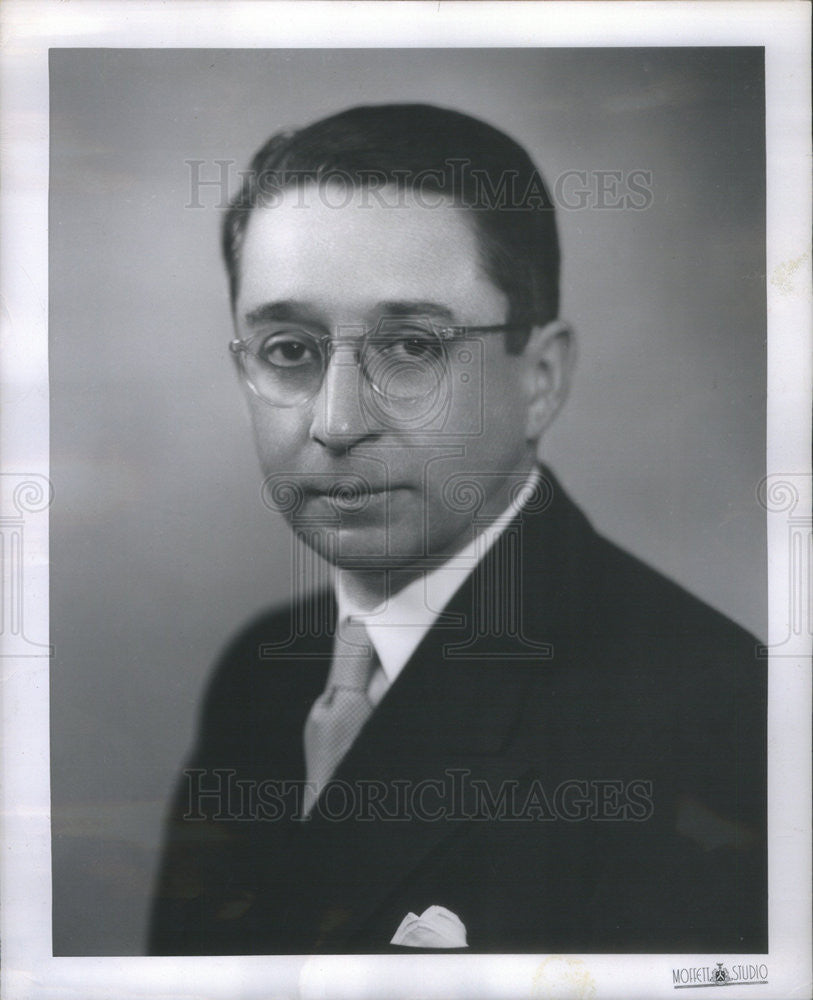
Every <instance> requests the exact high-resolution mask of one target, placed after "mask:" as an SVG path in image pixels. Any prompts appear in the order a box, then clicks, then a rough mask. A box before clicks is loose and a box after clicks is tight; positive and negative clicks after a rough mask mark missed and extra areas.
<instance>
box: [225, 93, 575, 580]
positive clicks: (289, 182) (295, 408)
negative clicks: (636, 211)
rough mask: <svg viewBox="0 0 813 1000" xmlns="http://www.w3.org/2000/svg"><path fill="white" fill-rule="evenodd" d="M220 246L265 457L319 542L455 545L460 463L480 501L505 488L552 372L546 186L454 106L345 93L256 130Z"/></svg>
mask: <svg viewBox="0 0 813 1000" xmlns="http://www.w3.org/2000/svg"><path fill="white" fill-rule="evenodd" d="M223 249H224V256H225V259H226V264H227V267H228V270H229V277H230V289H231V297H232V307H233V312H234V319H235V328H236V335H237V338H238V341H240V343H239V344H235V345H234V346H235V348H236V350H237V353H238V356H239V357H240V358H241V360H242V361H243V364H244V371H245V372H246V374H247V375H248V380H249V384H250V387H251V390H252V391H251V392H249V394H248V398H249V403H250V408H251V413H252V418H253V423H254V428H255V435H256V440H257V447H258V451H259V455H260V461H261V464H262V467H263V471H264V473H265V474H266V475H267V476H277V477H279V478H278V479H277V480H276V483H282V482H284V483H285V484H286V485H288V484H290V485H292V486H294V487H295V489H296V492H297V494H298V495H299V501H298V503H297V504H296V505H295V508H294V509H293V510H289V514H290V516H291V519H292V520H295V521H297V522H298V523H299V524H304V523H310V524H316V525H324V526H325V527H324V530H322V529H321V528H319V527H317V528H316V529H315V530H314V531H313V532H312V533H311V542H312V544H313V545H314V546H315V547H316V548H317V549H319V550H320V551H321V552H322V554H323V555H326V556H327V557H328V558H330V559H332V560H333V561H336V562H338V563H339V564H342V565H351V564H354V562H355V561H358V560H367V561H368V563H369V564H371V565H373V564H378V565H385V566H391V567H395V566H399V565H411V564H412V563H415V562H416V561H418V560H420V559H421V557H422V556H430V557H434V556H442V555H445V554H448V553H449V552H451V551H454V549H455V548H457V547H459V546H460V545H462V544H465V542H467V541H468V540H469V539H470V537H471V525H472V517H473V511H472V508H471V507H470V506H468V507H467V506H466V505H465V504H463V505H461V503H460V501H459V496H460V486H461V484H462V483H463V482H465V481H467V480H468V481H470V482H471V483H472V484H473V485H474V488H475V489H476V491H477V492H478V493H479V494H480V495H481V497H482V502H481V503H480V504H479V506H478V507H477V510H476V512H477V513H478V514H479V515H480V516H481V517H483V518H486V517H488V516H490V515H493V514H496V513H498V512H499V511H500V510H501V509H503V508H504V507H505V506H506V505H507V503H508V502H509V500H510V492H511V489H512V487H514V486H516V485H517V483H518V480H520V479H521V478H522V476H523V474H524V473H525V472H527V470H528V469H529V468H530V466H531V465H532V463H533V460H534V455H535V446H536V441H537V439H538V438H539V436H540V435H541V433H542V431H543V430H544V428H545V427H546V426H547V424H548V423H549V422H550V420H551V419H552V417H553V415H554V413H555V412H556V410H557V408H558V406H559V404H560V403H561V401H562V398H563V396H564V393H565V391H566V388H567V375H568V365H567V356H568V351H567V347H568V336H567V331H566V329H565V328H564V327H563V326H562V325H561V324H559V323H557V322H556V316H557V313H558V267H559V251H558V241H557V236H556V226H555V220H554V214H553V208H552V205H551V202H550V199H549V196H548V194H547V191H546V189H545V187H544V184H543V182H542V179H541V177H540V176H539V174H538V172H537V171H536V168H535V167H534V165H533V163H532V162H531V160H530V159H529V157H528V156H527V154H526V153H525V152H524V150H522V149H521V147H519V146H518V145H517V144H516V143H515V142H513V141H512V140H511V139H509V138H508V137H507V136H505V135H504V134H503V133H501V132H499V131H498V130H496V129H494V128H492V127H490V126H488V125H486V124H484V123H482V122H480V121H477V120H476V119H474V118H471V117H468V116H466V115H462V114H459V113H457V112H453V111H447V110H443V109H439V108H434V107H429V106H423V105H389V106H387V105H384V106H374V107H362V108H354V109H351V110H349V111H346V112H343V113H341V114H338V115H335V116H332V117H330V118H327V119H324V120H322V121H319V122H316V123H315V124H313V125H310V126H308V127H307V128H304V129H301V130H299V131H297V132H284V133H281V134H279V135H276V136H274V137H272V139H270V140H269V142H268V143H266V145H265V146H264V147H263V148H262V149H261V150H260V151H259V152H258V153H257V155H256V156H255V158H254V160H253V162H252V165H251V169H250V171H249V172H248V174H247V175H246V177H245V181H244V184H243V188H242V191H241V192H240V193H239V194H238V196H237V198H236V199H235V201H234V203H233V204H232V206H231V208H230V209H229V212H228V214H227V216H226V220H225V225H224V232H223ZM495 327H496V328H498V329H493V328H495ZM471 328H476V329H475V330H471ZM393 336H394V337H395V340H393V339H392V337H393ZM365 338H366V339H365ZM337 483H346V484H347V485H348V486H349V487H351V492H352V487H354V486H355V487H358V489H359V494H358V495H357V496H355V497H348V496H345V495H343V494H341V493H340V494H339V495H338V496H336V495H334V493H335V486H336V484H337ZM332 491H333V492H332ZM270 495H271V496H272V497H273V496H274V489H273V488H272V489H271V490H270ZM456 498H457V499H456Z"/></svg>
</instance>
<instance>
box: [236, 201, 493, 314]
mask: <svg viewBox="0 0 813 1000" xmlns="http://www.w3.org/2000/svg"><path fill="white" fill-rule="evenodd" d="M240 272H241V274H240V295H239V311H240V312H241V313H243V314H246V313H248V312H250V311H252V310H254V309H256V308H258V307H259V306H261V305H263V304H264V303H267V302H269V301H293V302H296V301H318V302H322V301H324V302H329V301H330V302H335V303H336V304H339V303H341V304H342V305H348V306H352V305H355V304H356V302H357V303H358V304H359V305H360V306H361V305H364V306H366V307H370V306H371V304H373V303H375V302H388V301H392V302H397V301H426V302H436V303H441V304H447V305H448V304H449V301H450V300H454V299H456V298H457V299H459V298H461V296H463V297H465V296H468V297H471V296H472V295H474V296H475V298H477V299H481V298H482V299H483V301H482V302H481V305H482V306H485V305H486V303H487V301H488V302H489V303H490V302H491V300H493V297H494V295H495V294H496V295H497V296H498V297H499V298H500V299H502V297H503V296H502V293H501V292H499V291H498V290H497V289H496V288H495V287H494V286H493V284H492V283H491V281H490V279H489V278H488V277H487V276H486V275H485V274H484V272H483V269H482V264H481V256H480V249H479V243H478V238H477V235H476V233H475V230H474V226H473V223H472V220H471V218H470V215H469V213H468V212H466V211H465V210H464V209H460V208H457V207H456V206H455V205H454V204H453V203H452V202H451V201H450V200H449V199H447V198H443V199H441V197H440V196H436V197H434V198H433V199H428V198H427V199H424V200H422V199H421V197H420V196H419V195H418V194H417V193H410V192H392V193H390V194H389V195H388V197H386V198H383V199H374V198H372V197H371V194H370V192H366V193H365V192H364V191H363V190H361V189H345V188H344V187H342V186H340V185H334V186H330V185H323V186H319V187H317V186H316V185H309V186H307V187H306V188H304V189H301V188H292V189H289V190H286V191H284V192H282V193H281V195H280V196H279V197H276V198H275V199H274V200H273V201H272V202H270V203H269V204H266V205H261V206H258V207H257V208H255V209H254V211H253V212H252V214H251V217H250V218H249V222H248V226H247V228H246V234H245V239H244V243H243V248H242V253H241V267H240ZM483 293H484V294H483Z"/></svg>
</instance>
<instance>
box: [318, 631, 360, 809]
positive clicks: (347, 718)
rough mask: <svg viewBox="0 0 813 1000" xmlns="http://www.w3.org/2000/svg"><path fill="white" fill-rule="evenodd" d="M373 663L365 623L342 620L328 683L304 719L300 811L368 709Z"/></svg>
mask: <svg viewBox="0 0 813 1000" xmlns="http://www.w3.org/2000/svg"><path fill="white" fill-rule="evenodd" d="M376 665H377V658H376V655H375V650H374V649H373V647H372V644H371V643H370V640H369V638H368V636H367V630H366V629H365V628H364V626H363V625H362V624H360V623H356V622H351V621H349V620H348V621H346V622H343V623H342V624H341V625H340V626H339V628H338V629H337V630H336V641H335V644H334V647H333V663H332V665H331V667H330V675H329V676H328V679H327V685H326V686H325V690H324V692H323V693H322V694H321V695H320V696H319V697H318V698H317V699H316V701H315V702H314V703H313V708H311V710H310V714H309V715H308V718H307V721H306V722H305V732H304V743H305V767H306V769H307V781H308V784H307V785H306V787H305V797H304V802H303V806H304V811H305V815H307V814H308V813H309V812H310V811H311V809H312V808H313V805H314V803H315V802H316V799H317V798H318V797H319V794H320V793H321V791H322V788H323V787H324V785H325V783H326V782H327V781H328V780H329V779H330V777H331V775H332V774H333V772H334V771H335V770H336V767H337V766H338V764H339V761H341V759H342V757H344V755H345V754H346V753H347V751H348V750H349V749H350V746H351V745H352V743H353V741H354V740H355V738H356V736H357V735H358V732H359V730H360V729H361V727H362V726H363V725H364V723H365V722H366V721H367V719H368V718H369V716H370V714H371V712H372V710H373V706H372V704H371V703H370V701H369V699H368V698H367V685H368V683H369V680H370V675H371V674H372V672H373V669H374V668H375V666H376Z"/></svg>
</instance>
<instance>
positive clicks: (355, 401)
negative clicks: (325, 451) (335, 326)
mask: <svg viewBox="0 0 813 1000" xmlns="http://www.w3.org/2000/svg"><path fill="white" fill-rule="evenodd" d="M363 382H364V376H363V374H362V372H361V369H360V367H359V363H358V347H357V345H356V344H355V343H353V342H350V341H348V342H342V341H337V342H334V345H333V347H332V350H331V352H330V354H329V355H328V359H327V367H326V369H325V374H324V377H323V379H322V385H321V387H320V389H319V392H318V393H317V394H316V396H315V397H314V400H313V418H312V422H311V431H310V433H311V437H312V438H313V439H314V440H315V441H318V442H319V443H320V444H322V445H324V446H325V447H326V448H329V449H330V450H331V451H346V450H347V449H348V448H351V447H352V446H353V445H354V444H358V442H359V441H361V440H363V439H364V438H366V437H368V436H370V435H371V434H372V433H373V432H372V429H371V428H370V426H369V414H365V412H364V408H363V406H362V402H361V393H362V392H363V391H364V388H363Z"/></svg>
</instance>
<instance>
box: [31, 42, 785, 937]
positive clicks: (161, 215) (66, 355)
mask: <svg viewBox="0 0 813 1000" xmlns="http://www.w3.org/2000/svg"><path fill="white" fill-rule="evenodd" d="M390 100H399V101H400V100H410V101H412V100H415V101H430V102H433V103H438V104H443V105H448V106H450V107H454V108H458V109H460V110H463V111H468V112H470V113H473V114H475V115H478V116H480V117H482V118H484V119H486V120H487V121H491V122H492V123H494V124H496V125H498V126H500V127H501V128H503V129H504V130H506V131H507V132H509V133H510V134H512V135H513V136H514V137H516V138H517V139H519V140H520V141H521V142H523V143H524V144H525V145H526V146H527V148H528V149H529V151H530V153H531V155H532V156H533V157H534V158H535V160H536V161H537V163H538V164H539V165H540V167H541V169H542V171H543V173H544V174H545V176H546V178H547V179H548V181H549V182H550V183H551V184H553V183H554V182H555V180H556V178H557V177H561V176H562V175H563V174H564V173H565V171H568V170H586V171H597V170H620V171H624V172H627V171H630V170H635V169H641V170H649V171H651V172H652V181H653V183H652V193H653V201H652V204H651V206H650V207H649V208H648V209H646V210H644V211H634V210H631V209H627V210H621V209H615V210H613V209H600V208H597V207H595V206H593V207H590V208H586V209H584V210H580V211H576V210H572V211H568V210H564V211H561V212H560V231H561V236H562V243H563V253H564V268H563V315H564V316H565V317H567V318H568V319H569V320H570V321H571V322H572V323H573V324H574V326H575V328H576V330H577V333H578V335H579V342H580V358H579V364H578V369H577V372H576V380H575V385H574V388H573V391H572V393H571V396H570V399H569V401H568V403H567V406H566V408H565V410H564V411H563V413H562V414H561V415H560V417H559V418H558V422H557V424H556V426H555V427H554V428H553V430H552V431H551V432H550V434H549V437H548V446H547V456H548V460H549V461H550V463H551V464H552V466H553V467H554V469H555V470H556V471H557V473H558V474H559V476H560V478H562V480H563V481H564V483H565V485H566V486H567V487H568V488H569V490H570V492H571V493H572V494H573V495H574V497H575V498H576V499H577V501H579V502H580V503H581V505H582V506H583V507H584V509H585V510H586V511H587V512H588V514H589V515H590V516H591V517H592V518H593V520H594V523H595V524H596V526H597V527H598V528H599V530H601V531H602V532H603V533H605V534H606V535H608V536H609V537H611V538H613V539H614V540H616V541H618V542H619V543H621V544H622V545H624V546H625V547H627V548H628V549H631V550H632V551H634V552H635V553H637V554H638V555H640V556H642V557H643V558H644V559H646V560H647V561H648V562H650V563H651V564H653V565H655V566H657V567H659V568H661V569H662V570H664V571H665V572H667V573H668V574H669V575H670V576H672V577H674V578H675V579H677V580H678V581H679V582H681V583H683V584H684V585H685V586H687V587H688V588H689V589H691V590H693V591H694V592H696V593H697V594H699V595H700V596H701V597H703V598H704V599H705V600H707V601H708V602H709V603H711V604H712V605H714V606H715V607H717V608H719V609H721V610H722V611H724V612H725V613H727V614H728V615H729V616H731V617H732V618H734V619H735V620H736V621H738V622H740V623H742V624H744V625H746V626H747V627H749V628H750V629H752V630H753V631H755V632H756V633H758V634H759V635H760V636H764V635H765V631H766V625H765V623H766V553H765V532H764V512H763V510H762V508H761V507H760V506H759V504H758V502H757V499H756V487H757V484H758V482H759V480H760V478H761V477H762V475H763V474H764V450H765V336H766V334H765V322H766V320H765V275H764V270H765V264H764V113H763V84H762V52H761V50H757V49H725V50H722V49H661V50H651V49H618V50H590V49H582V50H565V49H559V50H531V49H520V50H505V49H501V50H477V49H469V50H443V49H426V50H410V51H405V50H354V51H347V50H345V51H342V50H297V51H249V50H239V51H212V50H164V51H159V50H148V51H145V50H100V49H84V50H54V51H52V53H51V121H52V132H51V189H50V198H51V214H50V247H51V256H50V335H51V347H50V366H51V367H50V370H51V399H52V405H51V448H52V453H51V455H52V457H51V470H52V472H51V474H52V479H53V484H54V489H55V500H54V503H53V506H52V508H51V560H52V561H51V629H52V631H51V641H52V642H53V643H54V645H55V656H54V659H53V663H52V667H53V670H52V693H51V698H52V702H51V712H52V783H53V793H52V794H53V835H54V839H53V865H54V883H53V885H54V951H55V953H56V954H74V955H84V954H89V955H93V954H98V955H104V954H138V953H139V952H140V951H141V950H142V948H143V930H144V920H145V915H146V907H147V902H148V897H149V890H150V881H151V878H152V876H153V871H154V866H155V862H156V859H157V847H158V842H159V837H160V827H161V819H162V814H163V811H164V808H165V803H166V800H167V797H168V795H169V793H170V790H171V787H172V785H173V782H174V779H175V776H176V773H177V771H178V769H179V767H180V766H181V762H182V760H183V756H184V753H185V751H186V749H187V748H188V745H189V742H190V740H191V738H192V734H193V729H194V724H195V713H196V709H197V705H198V702H199V697H200V694H201V691H202V686H203V684H204V683H205V678H206V675H207V672H208V670H209V668H210V667H211V664H212V661H213V658H214V657H215V655H216V652H217V650H218V649H219V648H220V647H221V646H222V645H223V644H224V642H225V641H226V639H227V638H228V636H229V635H230V634H231V633H232V632H233V631H234V630H235V628H236V627H237V626H238V625H239V624H240V622H241V621H242V620H243V619H245V618H246V617H247V616H248V615H250V614H252V613H254V612H255V611H256V610H258V609H259V608H261V607H263V606H266V605H268V604H270V603H274V602H276V601H278V600H281V599H284V598H285V596H286V595H287V593H288V592H289V578H290V563H291V547H290V543H289V540H288V535H287V533H286V529H285V528H284V526H283V525H282V524H281V522H280V521H278V520H277V519H276V517H275V516H273V515H271V514H270V513H269V511H268V510H267V509H266V508H265V507H264V506H263V504H262V502H261V499H260V475H259V472H258V469H257V467H256V461H255V458H254V454H253V450H252V442H251V438H250V433H249V426H248V421H247V418H246V416H245V414H244V409H243V403H242V400H241V397H240V393H239V390H238V386H237V384H236V380H235V376H234V372H233V369H232V366H231V363H230V358H229V356H228V353H227V350H226V344H227V342H228V339H229V337H230V323H229V312H228V304H227V296H226V284H225V280H224V277H223V275H222V273H221V266H220V261H219V255H218V224H219V220H220V214H221V213H220V210H219V208H218V202H219V200H220V195H219V191H218V190H217V189H216V188H211V187H209V188H204V189H201V191H200V199H199V200H200V203H202V206H203V207H200V208H192V207H189V206H190V202H191V201H192V200H193V193H192V191H191V189H190V167H189V165H188V163H187V161H189V160H194V159H197V160H203V161H205V164H204V166H203V167H202V168H201V172H202V174H203V176H206V177H209V178H212V177H216V176H217V170H218V168H217V167H216V166H215V164H214V161H215V160H231V161H232V165H231V167H230V174H229V176H231V178H232V180H233V181H236V177H237V171H238V170H240V169H242V168H244V167H245V166H246V165H247V161H248V159H249V157H250V155H251V154H252V153H253V152H254V150H255V149H256V147H257V146H258V145H259V144H260V142H261V141H263V140H264V139H265V138H266V137H267V136H268V135H269V134H270V133H271V132H273V131H275V130H277V129H278V128H280V127H283V126H288V125H299V124H304V123H306V122H308V121H310V120H312V119H314V118H316V117H318V116H321V115H323V114H327V113H330V112H332V111H335V110H339V109H341V108H344V107H346V106H349V105H352V104H357V103H378V102H385V101H390Z"/></svg>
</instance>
